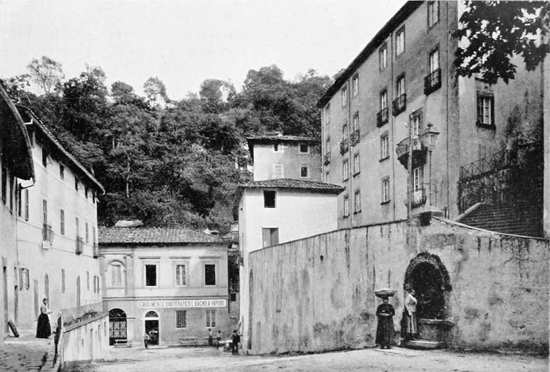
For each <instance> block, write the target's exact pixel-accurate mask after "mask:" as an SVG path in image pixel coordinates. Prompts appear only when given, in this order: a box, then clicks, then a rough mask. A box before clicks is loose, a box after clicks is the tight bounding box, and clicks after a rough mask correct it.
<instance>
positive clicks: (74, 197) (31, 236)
mask: <svg viewBox="0 0 550 372" xmlns="http://www.w3.org/2000/svg"><path fill="white" fill-rule="evenodd" d="M20 111H21V113H22V116H23V118H24V119H25V121H26V122H27V124H26V129H27V130H28V133H29V137H30V141H31V144H32V157H33V160H34V167H35V179H34V184H31V183H29V182H25V181H22V180H18V186H19V188H18V199H17V200H18V203H17V209H16V211H17V212H16V213H17V253H18V257H17V259H18V268H17V272H18V291H17V294H16V299H15V301H16V304H17V306H16V308H17V310H16V314H15V321H16V324H18V326H19V327H20V328H24V329H30V328H34V327H35V322H36V318H37V314H38V313H39V307H40V304H41V303H42V299H43V298H48V300H49V307H50V309H51V310H52V321H53V320H55V318H56V317H57V315H58V314H59V313H63V315H64V318H65V320H67V321H68V320H70V319H71V318H78V317H79V316H81V315H82V314H84V313H87V312H90V311H95V312H101V311H102V308H103V307H102V299H101V281H100V272H99V260H98V249H97V201H98V199H97V196H98V194H99V193H103V192H104V189H103V186H102V185H101V184H100V183H99V182H98V181H97V179H96V178H95V177H94V175H93V174H92V173H91V172H90V171H89V170H87V169H86V168H85V167H84V166H83V165H82V164H81V163H80V162H79V161H78V160H76V159H75V157H74V156H73V155H72V154H71V153H69V152H68V151H67V150H66V149H65V148H64V147H63V146H62V145H61V144H60V143H59V141H58V140H57V139H56V138H55V136H54V135H53V134H52V133H51V132H50V131H49V130H48V128H47V127H46V125H45V124H43V123H42V122H41V121H40V120H39V119H38V118H37V117H36V115H34V114H33V113H32V112H31V111H30V110H29V109H26V108H21V109H20ZM31 186H32V187H31Z"/></svg>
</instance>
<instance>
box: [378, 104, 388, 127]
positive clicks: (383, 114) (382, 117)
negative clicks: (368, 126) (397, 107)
mask: <svg viewBox="0 0 550 372" xmlns="http://www.w3.org/2000/svg"><path fill="white" fill-rule="evenodd" d="M388 116H389V115H388V108H387V107H386V108H383V109H382V110H380V111H378V113H377V114H376V126H377V127H381V126H382V125H384V124H386V123H387V122H388Z"/></svg>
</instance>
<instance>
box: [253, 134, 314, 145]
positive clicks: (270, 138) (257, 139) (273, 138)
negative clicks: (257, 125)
mask: <svg viewBox="0 0 550 372" xmlns="http://www.w3.org/2000/svg"><path fill="white" fill-rule="evenodd" d="M246 140H247V141H248V143H275V142H318V141H317V140H316V139H315V138H313V137H305V136H287V135H261V136H252V137H246Z"/></svg>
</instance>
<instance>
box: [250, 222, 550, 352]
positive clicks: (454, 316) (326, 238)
mask: <svg viewBox="0 0 550 372" xmlns="http://www.w3.org/2000/svg"><path fill="white" fill-rule="evenodd" d="M413 230H414V231H413V235H412V236H413V237H412V238H411V245H410V246H411V248H408V246H409V245H408V244H406V236H407V225H406V223H405V222H396V223H389V224H383V225H372V226H367V227H360V228H355V229H351V230H350V229H344V230H338V231H335V232H331V233H327V234H323V235H319V236H315V237H311V238H307V239H302V240H298V241H295V242H291V243H288V244H281V245H278V246H274V247H270V248H266V249H262V250H259V251H256V252H252V253H251V254H250V268H251V270H252V283H251V285H250V303H251V306H252V311H251V319H250V321H251V323H252V329H251V331H252V332H251V336H252V337H251V339H250V344H251V349H250V350H249V352H250V353H254V354H257V353H272V352H275V353H283V352H290V351H295V352H313V351H324V350H334V349H343V348H361V347H367V346H373V345H374V338H375V334H376V333H375V331H376V316H375V311H376V306H377V305H378V304H379V300H378V299H377V298H376V297H375V295H374V290H375V289H378V288H381V287H388V286H390V287H392V288H394V289H396V290H397V294H396V295H395V296H394V297H393V298H392V304H393V306H394V307H395V308H396V313H397V314H398V316H396V317H394V322H395V329H396V330H399V320H400V314H401V311H402V299H403V282H404V277H405V271H406V270H407V267H408V266H409V263H410V261H411V260H412V259H413V258H414V257H416V256H417V255H418V254H419V253H421V252H428V253H430V254H433V255H436V256H438V257H439V258H440V260H441V262H442V263H443V265H444V266H445V268H446V270H447V272H448V274H449V279H450V284H451V286H452V289H451V291H450V292H449V295H448V296H447V299H448V300H447V304H446V306H447V308H446V313H447V314H448V319H449V320H451V321H452V322H454V323H455V326H454V327H453V328H452V330H451V333H450V337H449V339H448V344H449V346H450V347H453V348H478V349H495V348H520V349H528V350H530V351H541V352H544V350H547V348H548V288H549V286H548V258H549V254H548V250H549V248H550V243H549V242H548V241H547V240H542V239H530V238H526V237H518V236H510V235H504V234H496V233H492V232H489V231H485V230H479V229H472V228H468V227H466V226H464V225H459V224H456V223H452V222H450V221H446V220H435V219H433V220H432V223H431V225H429V226H427V227H415V228H414V229H413ZM242 314H248V311H246V310H243V311H242ZM247 341H248V340H244V342H243V345H245V346H246V345H247V343H248V342H247Z"/></svg>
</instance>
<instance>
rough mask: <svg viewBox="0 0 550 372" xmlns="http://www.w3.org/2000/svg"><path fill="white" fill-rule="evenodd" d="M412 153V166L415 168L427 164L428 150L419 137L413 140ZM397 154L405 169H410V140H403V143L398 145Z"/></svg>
mask: <svg viewBox="0 0 550 372" xmlns="http://www.w3.org/2000/svg"><path fill="white" fill-rule="evenodd" d="M412 144H413V145H412V152H413V158H412V166H413V168H416V167H419V166H421V165H424V164H426V154H427V152H428V151H427V150H428V148H427V147H426V146H424V144H423V143H422V141H421V140H420V138H419V137H414V138H413V140H412ZM395 153H396V154H397V159H398V160H399V162H400V163H401V165H403V166H404V167H405V168H408V166H409V138H408V137H407V138H405V139H403V140H402V141H401V142H399V143H398V144H397V148H396V149H395Z"/></svg>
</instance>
